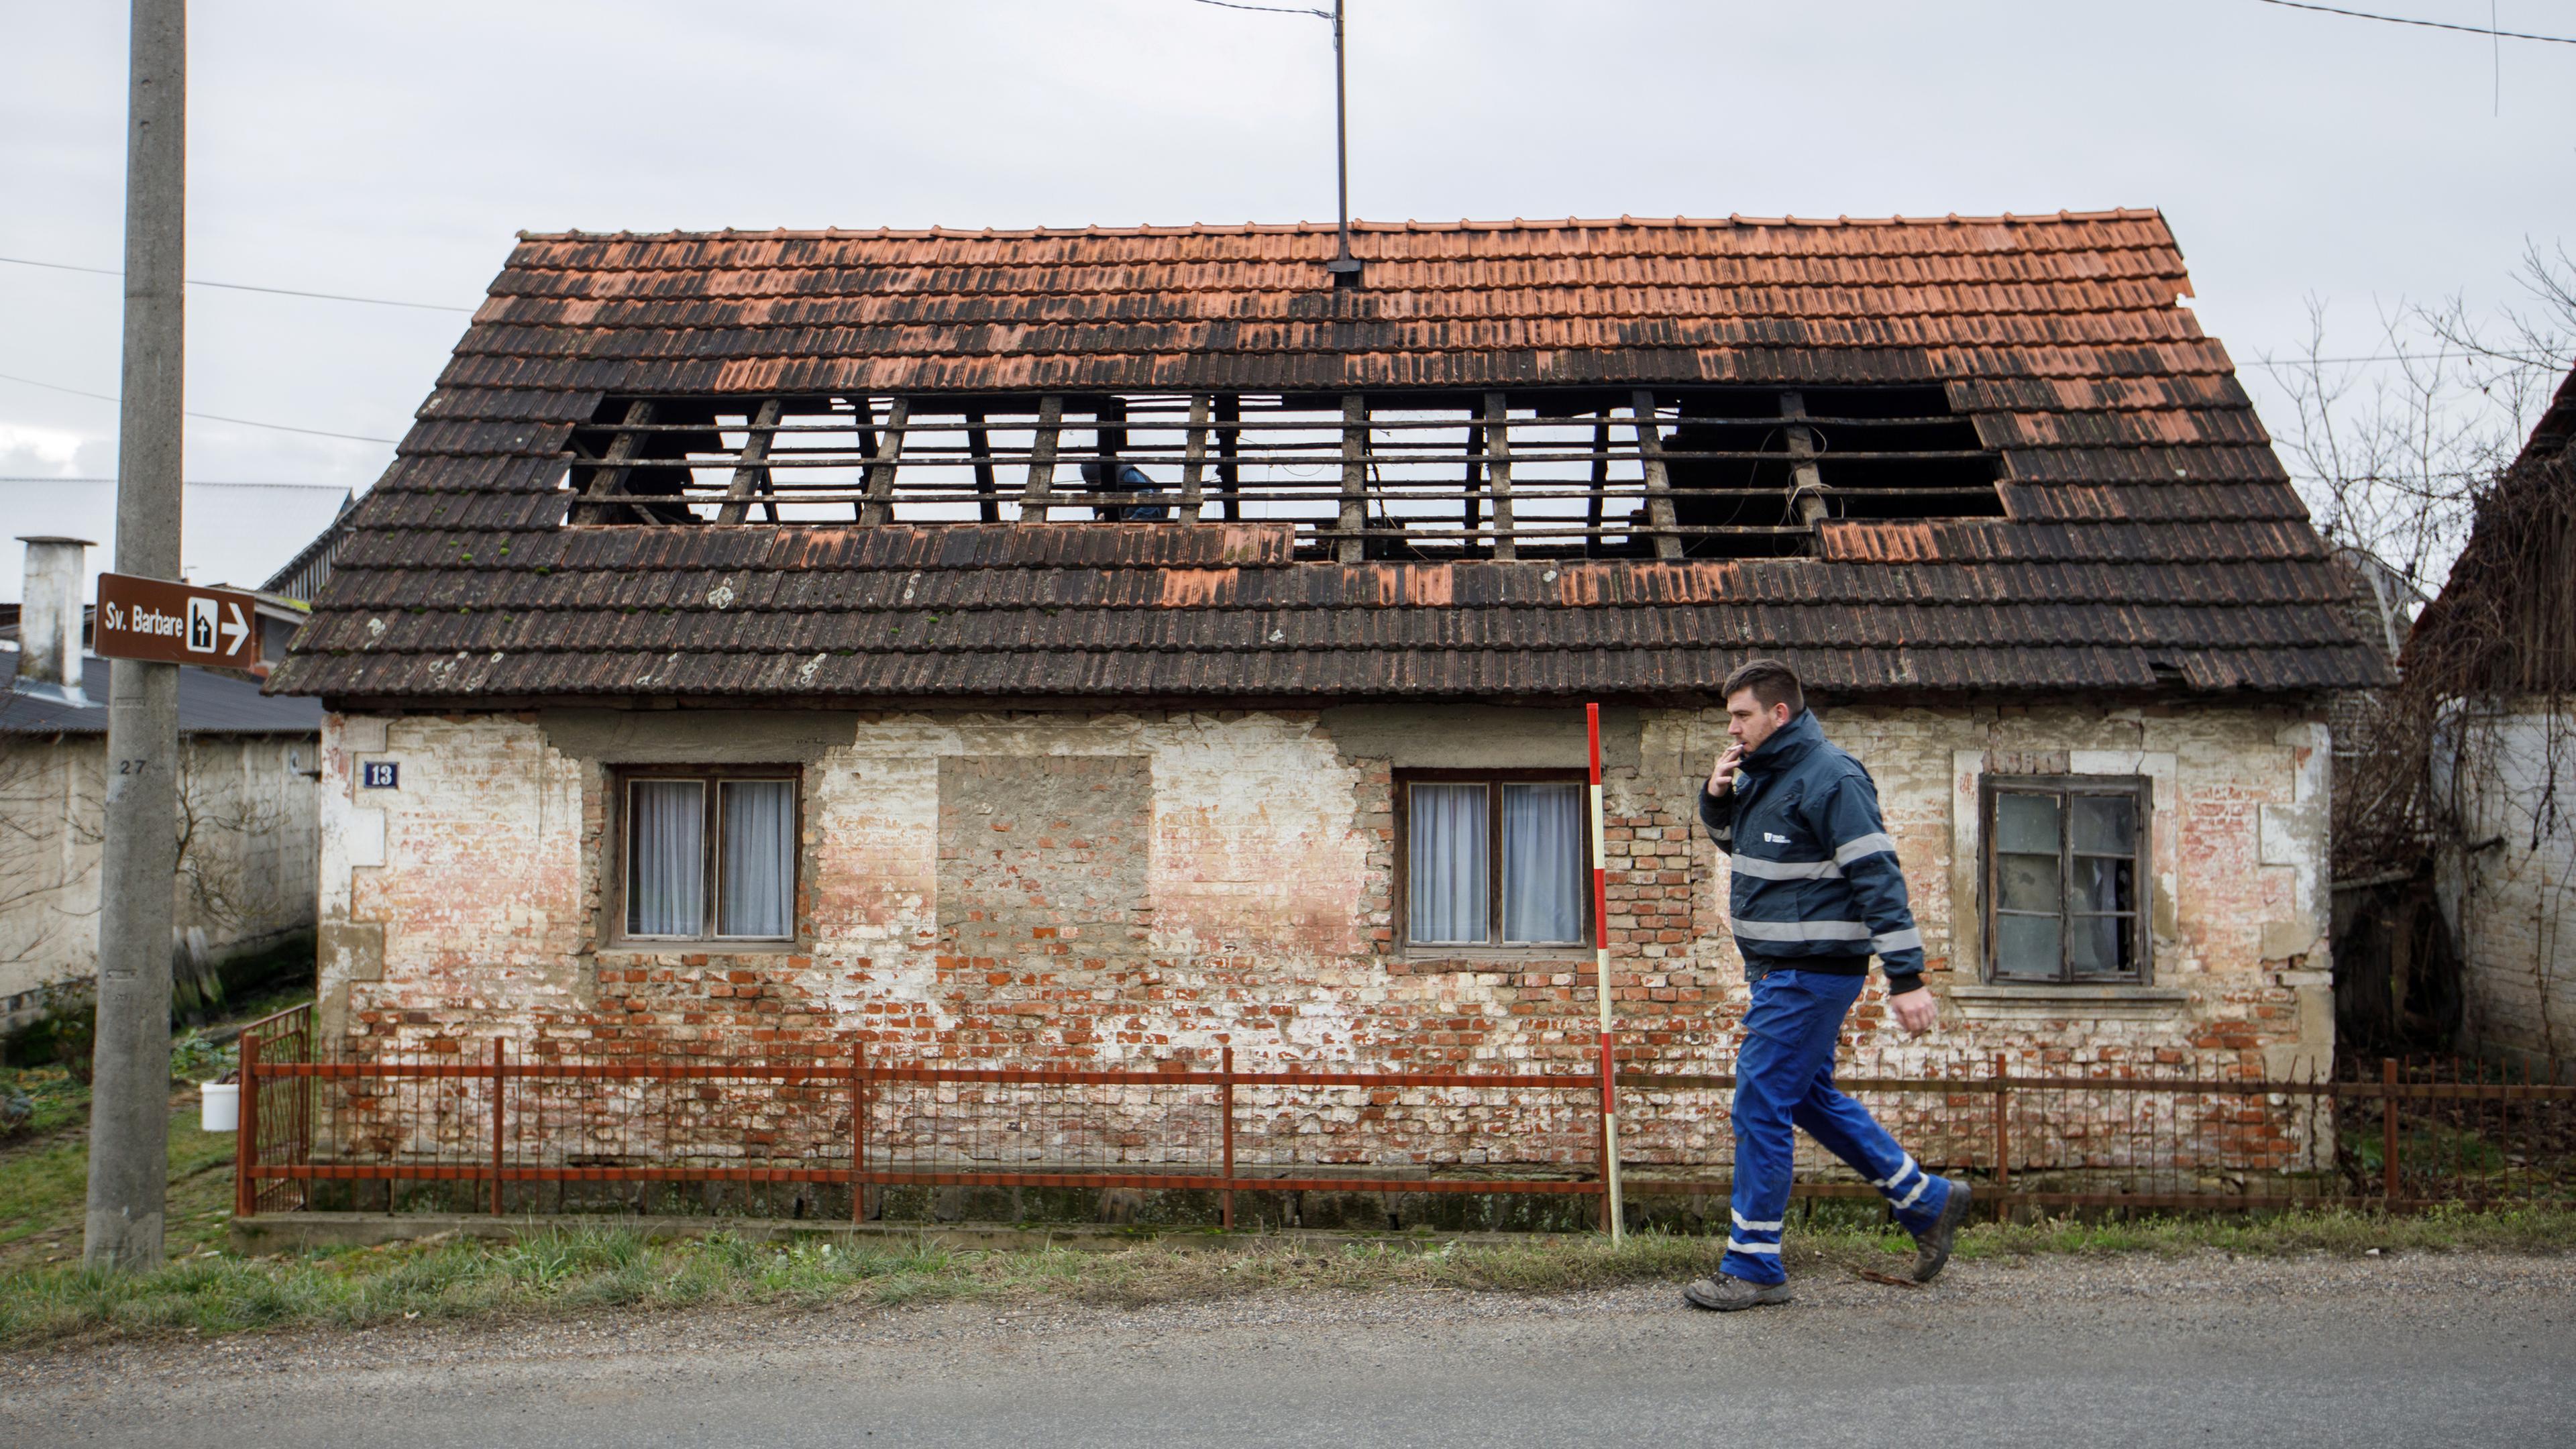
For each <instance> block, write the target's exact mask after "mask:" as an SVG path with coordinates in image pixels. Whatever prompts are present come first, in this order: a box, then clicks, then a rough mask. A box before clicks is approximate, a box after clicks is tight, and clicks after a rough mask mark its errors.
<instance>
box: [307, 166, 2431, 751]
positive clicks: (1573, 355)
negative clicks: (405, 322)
mask: <svg viewBox="0 0 2576 1449" xmlns="http://www.w3.org/2000/svg"><path fill="white" fill-rule="evenodd" d="M1332 248H1333V235H1332V229H1331V228H1329V227H1315V226H1298V227H1259V226H1246V227H1233V228H1224V227H1184V228H1134V229H1125V230H1111V229H1101V228H1086V229H1083V230H1080V231H1031V232H1012V233H1003V232H953V231H929V232H895V231H880V232H776V233H758V234H754V233H732V232H727V233H718V234H666V235H653V236H638V235H624V234H621V235H616V236H600V235H583V234H570V235H529V236H525V237H523V238H522V240H521V241H520V244H519V246H518V248H517V249H516V251H514V253H513V254H512V256H511V258H510V261H509V264H508V265H507V266H506V267H505V268H504V269H503V271H502V273H501V275H500V276H499V277H498V278H497V279H496V280H495V281H494V283H493V285H492V288H491V292H490V295H489V297H488V298H487V299H486V301H485V302H484V304H483V306H482V307H481V308H480V309H479V310H478V311H477V313H476V315H475V318H474V321H473V323H472V325H471V327H470V328H469V329H468V331H467V332H466V334H465V336H464V337H463V339H462V340H460V342H459V343H458V344H457V348H456V351H455V354H454V356H453V358H452V359H451V360H450V362H449V364H448V366H447V368H446V370H445V371H444V372H443V374H442V375H441V377H440V379H439V384H438V387H437V390H436V391H435V392H433V394H432V395H431V397H430V398H429V400H428V401H427V402H426V403H425V404H424V405H423V406H422V408H421V410H420V413H419V421H418V422H417V423H416V424H415V426H414V427H413V429H412V431H411V433H410V435H409V436H408V437H407V438H406V439H405V440H404V442H403V444H402V446H401V448H400V449H399V450H398V456H397V459H396V461H395V463H394V465H393V466H392V468H391V469H389V470H388V472H387V473H386V475H385V477H384V480H383V481H382V483H380V484H379V485H378V487H377V488H376V489H375V490H374V491H373V492H372V493H370V494H369V495H368V496H367V498H366V499H365V500H364V501H363V502H362V503H361V504H360V505H359V508H358V509H357V511H356V512H354V513H353V514H352V515H350V516H349V518H348V519H347V528H348V536H347V538H346V540H345V542H344V544H343V545H342V547H341V549H340V552H339V555H338V558H337V561H336V564H335V570H336V571H335V574H334V576H333V579H332V581H331V583H330V585H329V586H328V587H327V588H326V589H325V591H324V593H323V595H322V597H321V599H320V600H319V601H318V607H317V610H316V613H315V618H314V621H313V623H312V624H310V625H308V626H307V627H306V628H305V629H304V630H303V631H302V633H301V634H300V635H299V637H298V638H297V640H296V642H295V645H294V649H293V653H292V654H291V656H290V658H289V659H288V661H287V662H286V664H285V665H284V666H283V667H282V668H281V669H280V671H279V673H278V675H277V677H276V680H275V682H274V685H273V687H274V688H277V689H281V690H287V691H295V692H303V693H315V694H325V695H332V696H340V697H368V698H397V699H416V700H422V701H460V700H472V699H498V698H502V697H509V698H527V697H544V696H559V695H635V694H653V695H682V696H686V695H761V694H768V695H778V696H792V697H797V698H815V697H827V696H844V697H846V696H867V695H900V696H907V697H910V696H936V695H977V696H992V695H1005V696H1007V695H1022V694H1027V695H1120V694H1138V693H1141V694H1154V695H1195V696H1211V697H1213V696H1225V695H1240V696H1263V697H1277V696H1301V695H1302V696H1317V697H1324V696H1335V695H1353V694H1369V695H1408V696H1426V697H1429V696H1443V695H1448V696H1458V695H1479V694H1513V695H1541V694H1572V693H1578V692H1582V693H1590V692H1611V693H1615V692H1619V691H1658V692H1662V691H1702V690H1708V689H1713V688H1714V687H1715V686H1716V684H1717V683H1718V681H1719V680H1721V679H1722V678H1723V677H1724V674H1725V672H1726V670H1727V669H1729V668H1731V667H1732V666H1733V664H1735V663H1736V662H1739V661H1740V660H1741V659H1743V658H1744V657H1747V656H1749V655H1752V654H1756V653H1775V654H1782V655H1785V656H1786V657H1788V658H1790V659H1791V660H1792V661H1793V662H1796V663H1797V664H1798V665H1799V666H1800V667H1801V668H1802V669H1803V670H1805V671H1807V672H1808V673H1809V674H1810V676H1811V677H1812V678H1813V679H1814V681H1815V682H1816V683H1817V684H1819V685H1820V686H1822V687H1825V688H1828V689H1838V690H1844V691H1854V692H1867V691H1885V690H1925V689H1985V688H2028V689H2091V688H2124V689H2125V688H2137V689H2145V688H2152V687H2157V686H2158V685H2159V683H2160V682H2162V681H2170V680H2171V679H2172V678H2174V677H2175V676H2176V675H2177V674H2178V675H2179V677H2180V678H2181V679H2182V680H2183V681H2184V683H2185V684H2187V685H2188V686H2190V687H2192V688H2208V689H2218V688H2225V689H2256V690H2293V691H2295V690H2306V689H2313V688H2321V687H2338V686H2349V685H2358V684H2366V683H2373V682H2377V681H2378V680H2379V679H2381V678H2382V675H2383V673H2384V667H2385V666H2384V663H2383V662H2382V661H2381V660H2380V658H2379V656H2378V654H2377V652H2376V651H2374V650H2372V649H2370V648H2368V647H2367V646H2366V645H2365V644H2364V643H2363V641H2361V640H2359V639H2357V638H2354V637H2353V636H2352V635H2351V633H2350V629H2349V625H2348V624H2347V623H2346V622H2344V620H2343V617H2342V615H2341V614H2340V613H2339V612H2338V610H2337V608H2336V605H2337V603H2338V602H2339V601H2340V600H2341V599H2342V597H2343V593H2344V590H2345V588H2346V587H2347V585H2346V584H2345V582H2344V581H2343V580H2341V579H2340V578H2339V576H2337V575H2336V574H2335V573H2334V572H2333V570H2332V569H2331V568H2330V567H2329V565H2328V563H2327V561H2326V556H2325V551H2324V549H2323V548H2322V546H2321V545H2320V543H2319V541H2318V539H2317V536H2316V534H2315V532H2314V530H2313V529H2312V528H2311V527H2310V526H2309V523H2308V520H2307V517H2306V513H2305V510H2304V509H2303V508H2302V507H2301V506H2300V504H2299V501H2298V499H2297V497H2296V495H2295V494H2294V493H2292V492H2291V491H2290V489H2289V486H2288V478H2287V475H2286V474H2285V473H2284V471H2283V470H2282V468H2281V466H2280V464H2279V462H2278V460H2277V459H2275V458H2274V456H2273V454H2272V451H2271V447H2270V443H2269V439H2268V437H2267V435H2266V434H2265V432H2264V430H2263V428H2262V425H2261V423H2260V422H2259V420H2258V419H2257V418H2256V417H2255V415H2254V412H2253V408H2252V406H2251V404H2250V402H2249V401H2248V399H2247V397H2246V395H2245V393H2244V391H2243V389H2242V388H2241V387H2240V386H2239V385H2238V384H2237V382H2236V380H2235V377H2234V375H2233V371H2232V366H2231V364H2230V363H2229V361H2228V358H2227V355H2226V352H2225V350H2224V349H2223V348H2221V347H2220V346H2219V344H2218V343H2217V342H2216V341H2215V340H2213V339H2211V338H2208V337H2206V336H2204V335H2203V334H2202V333H2201V331H2200V329H2199V324H2198V322H2197V320H2196V319H2195V318H2194V317H2193V316H2192V314H2191V313H2190V312H2189V311H2188V310H2186V309H2185V308H2184V307H2182V306H2181V305H2179V303H2180V301H2181V299H2183V298H2185V297H2187V296H2188V295H2189V293H2190V290H2191V284H2190V281H2189V278H2188V276H2187V274H2186V273H2185V271H2184V268H2183V263H2182V256H2181V253H2180V250H2179V249H2178V247H2177V246H2176V245H2175V243H2174V240H2173V238H2172V236H2171V234H2170V233H2169V232H2168V231H2167V229H2166V227H2165V224H2164V222H2163V219H2162V218H2161V217H2160V216H2158V215H2157V214H2156V213H2154V212H2150V211H2121V212H2104V213H2091V214H2060V215H2056V216H2038V217H1988V218H1958V217H1949V218H1936V219H1929V220H1922V219H1890V220H1884V221H1852V220H1848V219H1835V220H1832V221H1809V220H1780V221H1757V220H1747V219H1743V218H1730V219H1726V220H1691V219H1681V218H1676V219H1673V220H1639V219H1633V218H1622V219H1619V220H1617V221H1569V222H1543V223H1532V222H1512V223H1502V224H1486V223H1457V224H1450V225H1423V224H1417V223H1406V224H1402V225H1376V224H1368V223H1362V224H1360V225H1359V228H1358V236H1357V239H1356V241H1355V249H1356V250H1357V251H1358V252H1359V254H1360V255H1361V256H1362V257H1363V258H1364V259H1365V261H1366V263H1367V273H1366V285H1365V286H1364V287H1362V288H1360V289H1357V290H1350V289H1341V290H1336V289H1335V288H1333V287H1331V286H1330V285H1329V280H1328V278H1327V276H1326V274H1325V273H1324V271H1323V270H1322V262H1323V261H1324V259H1325V258H1327V257H1328V256H1330V255H1331V253H1332ZM1925 382H1937V383H1942V384H1945V385H1946V386H1947V389H1948V395H1949V398H1950V401H1951V405H1952V406H1953V407H1954V408H1955V409H1956V410H1957V411H1958V412H1959V413H1961V414H1963V415H1965V416H1968V417H1970V418H1971V419H1972V420H1973V421H1974V423H1975V425H1976V427H1977V430H1978V435H1979V437H1980V438H1981V439H1982V440H1983V441H1984V443H1985V444H1986V445H1987V446H1989V447H1992V448H1994V449H1995V450H1997V452H1998V453H1999V454H2000V457H2001V459H2002V463H2003V469H2004V473H2003V481H2002V483H2001V484H2000V485H1999V486H2000V491H2001V494H2002V497H2003V499H2004V504H2005V508H2006V511H2007V512H2008V514H2009V517H2007V518H2003V519H1991V520H1977V521H1960V522H1955V523H1942V522H1929V523H1926V522H1885V523H1870V522H1860V521H1849V520H1845V521H1836V522H1832V523H1829V524H1827V525H1826V526H1825V527H1824V529H1823V531H1822V534H1821V537H1820V539H1819V547H1818V550H1817V553H1818V556H1817V557H1815V558H1808V559H1776V560H1774V559H1733V560H1714V559H1712V560H1705V561H1702V560H1683V561H1662V562H1644V561H1635V562H1622V561H1581V562H1576V561H1563V560H1560V561H1555V562H1549V561H1543V560H1532V561H1524V562H1492V563H1487V562H1473V563H1458V564H1447V565H1422V564H1401V563H1362V564H1328V563H1318V562H1300V561H1297V560H1296V559H1295V558H1294V557H1293V545H1294V540H1293V536H1292V530H1291V529H1290V528H1289V527H1288V526H1287V525H1282V524H1273V525H1263V524H1255V523H1244V524H1193V525H1183V524H1176V523H1175V524H1165V523H1071V524H1067V523H1057V524H1043V525H1022V524H953V525H916V524H891V525H874V526H859V525H855V524H846V525H838V526H818V525H791V526H739V527H737V526H716V525H700V526H679V525H671V526H652V525H628V526H620V527H565V526H563V525H562V522H561V520H562V517H563V512H564V498H563V494H562V493H561V492H560V488H561V480H562V473H563V463H562V459H563V455H564V451H565V449H566V447H567V446H568V444H569V441H570V437H571V433H572V429H573V427H574V425H575V424H576V423H581V422H585V421H586V420H588V419H589V418H591V417H592V416H593V415H594V413H595V412H596V410H597V409H598V407H599V406H600V403H601V401H602V399H603V398H605V397H608V396H610V395H612V394H614V395H636V396H671V395H675V394H699V393H725V394H747V393H755V392H761V393H768V392H777V391H782V390H787V391H806V392H813V393H842V392H854V393H876V394H886V393H897V392H914V393H918V392H940V391H946V392H973V393H1004V392H1007V393H1015V394H1023V395H1025V394H1028V393H1033V392H1037V391H1040V390H1048V389H1078V388H1095V389H1103V390H1122V391H1128V392H1145V391H1156V392H1176V391H1187V390H1202V391H1244V392H1282V393H1290V392H1316V391H1337V390H1350V389H1367V390H1370V391H1372V392H1376V393H1384V392H1390V391H1399V390H1403V389H1408V388H1421V389H1433V388H1450V389H1456V388H1464V387H1485V386H1495V385H1508V386H1510V387H1513V388H1533V387H1542V386H1547V385H1552V384H1559V383H1562V384H1567V385H1577V384H1585V385H1599V384H1603V383H1618V384H1662V385H1674V386H1678V385H1684V384H1703V383H1705V384H1718V383H1748V384H1762V385H1772V386H1787V385H1793V384H1798V385H1824V384H1872V383H1914V384H1921V383H1925Z"/></svg>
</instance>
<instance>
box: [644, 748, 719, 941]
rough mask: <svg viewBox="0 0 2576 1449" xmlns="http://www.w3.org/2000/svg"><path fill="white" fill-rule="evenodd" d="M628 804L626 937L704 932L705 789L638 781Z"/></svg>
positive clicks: (693, 784) (682, 782)
mask: <svg viewBox="0 0 2576 1449" xmlns="http://www.w3.org/2000/svg"><path fill="white" fill-rule="evenodd" d="M627 799H628V801H629V813H630V815H631V816H632V817H633V818H631V819H630V820H628V821H627V823H626V933H627V934H628V935H630V936H694V935H697V934H698V933H700V932H701V931H704V930H705V929H706V899H705V882H706V874H705V871H706V787H705V786H704V785H701V784H699V783H698V782H697V781H695V780H638V781H636V782H635V783H634V785H633V787H632V789H631V791H630V792H629V794H628V796H627Z"/></svg>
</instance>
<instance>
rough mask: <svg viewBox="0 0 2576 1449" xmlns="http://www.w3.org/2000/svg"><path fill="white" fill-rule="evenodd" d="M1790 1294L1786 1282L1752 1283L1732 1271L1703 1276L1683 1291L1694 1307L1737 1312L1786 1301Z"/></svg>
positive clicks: (1713, 1310)
mask: <svg viewBox="0 0 2576 1449" xmlns="http://www.w3.org/2000/svg"><path fill="white" fill-rule="evenodd" d="M1789 1297H1790V1294H1789V1285H1788V1284H1786V1283H1748V1282H1746V1281H1745V1280H1743V1279H1741V1278H1738V1277H1736V1276H1735V1275H1734V1274H1732V1273H1720V1274H1718V1275H1717V1276H1716V1277H1714V1278H1702V1279H1700V1280H1699V1281H1698V1282H1696V1283H1693V1284H1691V1285H1690V1286H1689V1287H1687V1288H1684V1289H1683V1290H1682V1301H1683V1302H1684V1303H1687V1304H1689V1305H1690V1306H1691V1307H1693V1308H1705V1309H1707V1310H1708V1311H1709V1312H1711V1313H1734V1312H1738V1311H1740V1310H1742V1309H1746V1308H1760V1307H1762V1306H1764V1305H1765V1304H1770V1303H1786V1302H1788V1301H1789Z"/></svg>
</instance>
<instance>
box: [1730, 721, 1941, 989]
mask: <svg viewBox="0 0 2576 1449" xmlns="http://www.w3.org/2000/svg"><path fill="white" fill-rule="evenodd" d="M1699 818H1700V821H1701V823H1703V824H1705V825H1706V826H1707V827H1708V831H1709V834H1710V835H1711V836H1713V837H1715V838H1716V840H1717V844H1718V848H1719V849H1721V850H1723V851H1725V852H1726V853H1727V858H1728V865H1729V872H1728V874H1729V876H1730V877H1731V890H1730V897H1731V900H1730V904H1729V910H1728V916H1729V920H1728V924H1729V925H1730V926H1731V927H1732V928H1733V929H1734V931H1735V942H1736V945H1737V947H1738V948H1740V949H1741V950H1742V951H1743V953H1744V954H1745V956H1746V957H1748V958H1759V959H1760V960H1762V961H1763V962H1766V963H1769V964H1773V965H1779V966H1788V965H1795V964H1797V963H1799V962H1800V961H1812V960H1819V959H1839V960H1849V959H1851V958H1852V957H1855V956H1865V955H1869V954H1872V953H1875V954H1876V955H1877V956H1878V958H1879V966H1880V969H1882V970H1884V971H1885V972H1886V973H1887V977H1888V982H1887V986H1888V990H1889V991H1890V992H1902V991H1911V990H1913V989H1915V988H1916V987H1918V986H1921V985H1922V984H1923V934H1922V933H1921V932H1920V931H1917V930H1916V929H1915V928H1914V912H1913V911H1912V909H1911V908H1909V907H1908V906H1907V904H1906V900H1905V872H1904V870H1903V869H1902V868H1901V867H1899V866H1898V864H1897V860H1896V842H1895V841H1894V840H1892V839H1890V838H1889V836H1888V834H1887V827H1886V825H1885V824H1884V823H1883V822H1882V821H1881V820H1880V818H1879V813H1878V786H1877V785H1876V784H1875V783H1873V782H1872V781H1871V780H1870V778H1869V771H1867V770H1866V769H1863V768H1862V767H1861V763H1860V761H1858V760H1855V759H1853V758H1852V757H1851V756H1850V755H1848V754H1846V753H1844V752H1843V751H1841V750H1839V749H1837V748H1835V747H1834V746H1833V744H1832V743H1830V742H1829V741H1827V740H1826V739H1825V732H1824V730H1823V729H1822V728H1821V727H1819V726H1818V725H1817V723H1816V717H1815V715H1814V714H1813V713H1809V712H1803V711H1802V712H1801V713H1800V714H1799V715H1798V717H1797V718H1796V719H1793V720H1791V721H1789V722H1788V723H1787V724H1784V725H1782V726H1780V728H1779V729H1778V730H1776V731H1774V732H1773V733H1772V735H1771V738H1769V739H1767V740H1764V741H1763V742H1762V748H1760V749H1758V750H1755V751H1753V752H1752V753H1751V754H1749V755H1747V756H1745V757H1744V760H1743V762H1742V764H1741V765H1740V766H1739V768H1738V769H1737V770H1736V773H1735V785H1734V788H1732V789H1730V790H1728V791H1727V793H1725V794H1724V795H1711V794H1709V793H1708V792H1707V790H1706V789H1705V788H1703V789H1702V790H1701V791H1700V797H1699Z"/></svg>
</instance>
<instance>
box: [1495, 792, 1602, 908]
mask: <svg viewBox="0 0 2576 1449" xmlns="http://www.w3.org/2000/svg"><path fill="white" fill-rule="evenodd" d="M1586 859H1587V856H1586V853H1585V851H1584V848H1583V787H1582V786H1580V785H1505V786H1504V787H1503V939H1504V940H1506V941H1513V942H1520V941H1576V940H1581V939H1582V936H1583V895H1582V892H1583V889H1584V885H1585V882H1586V876H1585V869H1586V868H1585V865H1584V862H1585V860H1586Z"/></svg>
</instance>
